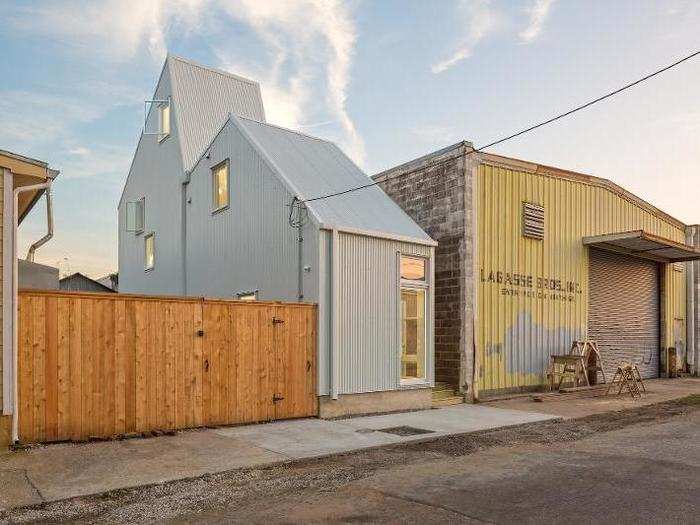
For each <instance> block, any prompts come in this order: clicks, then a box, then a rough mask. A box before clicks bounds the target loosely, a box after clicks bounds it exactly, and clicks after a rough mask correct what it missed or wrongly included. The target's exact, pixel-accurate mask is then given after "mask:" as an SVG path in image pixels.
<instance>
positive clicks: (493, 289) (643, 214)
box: [476, 165, 685, 390]
mask: <svg viewBox="0 0 700 525" xmlns="http://www.w3.org/2000/svg"><path fill="white" fill-rule="evenodd" d="M523 201H527V202H532V203H535V204H541V205H543V206H544V208H545V225H546V226H545V238H544V240H542V241H539V240H535V239H527V238H525V237H523V236H522V233H521V232H522V230H521V223H520V221H521V217H520V210H521V206H522V202H523ZM634 229H643V230H645V231H647V232H650V233H654V234H656V235H661V236H663V237H667V238H670V239H673V240H675V241H679V242H683V241H684V233H683V231H682V229H681V228H679V227H677V226H676V225H674V224H671V223H670V222H667V221H665V220H663V219H661V218H659V217H657V216H655V215H653V214H651V213H650V212H648V211H646V210H644V209H642V208H641V207H640V206H639V205H637V204H634V203H632V202H630V201H629V200H626V199H623V198H622V197H621V196H619V195H617V194H615V193H613V192H612V191H610V190H608V189H606V188H602V187H598V186H595V185H593V184H587V183H583V182H577V181H572V180H566V179H563V178H559V177H552V176H546V175H539V174H533V173H527V172H524V171H518V170H513V169H507V168H504V167H496V166H491V165H481V166H480V168H479V172H478V176H477V230H478V248H477V251H478V253H477V258H478V259H477V261H478V266H479V270H478V275H477V276H476V279H477V289H478V291H477V296H478V297H477V300H478V308H477V327H478V330H477V338H478V339H477V341H478V342H477V362H478V375H479V385H478V386H479V388H480V389H481V390H500V389H506V388H516V387H524V386H532V385H538V384H541V383H543V382H544V371H545V367H546V365H547V362H548V359H549V355H550V354H552V353H563V352H566V351H568V348H569V345H570V344H571V341H572V340H573V339H580V338H583V337H585V336H586V328H587V318H588V306H587V305H588V253H587V249H586V248H585V247H584V246H583V244H582V242H581V238H582V237H584V236H590V235H600V234H604V233H611V232H619V231H626V230H634ZM491 272H493V280H490V279H489V277H490V276H491V275H492V274H491ZM498 272H501V275H500V277H501V281H502V282H501V283H498V282H497V281H498V277H499V275H498ZM506 273H508V274H510V279H511V281H513V280H514V278H513V274H517V275H518V276H520V275H524V276H526V282H525V286H520V285H513V284H508V283H506V282H504V281H505V277H506ZM666 274H667V275H666V278H665V279H666V282H665V287H664V289H665V290H666V293H667V294H668V296H669V297H670V298H672V300H670V301H666V303H665V304H666V309H667V311H666V312H665V316H664V319H665V320H666V330H665V333H666V334H667V339H666V342H667V343H668V334H672V333H673V330H672V322H671V321H669V320H670V319H673V318H675V317H684V315H685V302H684V297H685V295H684V294H685V292H684V289H685V284H684V282H683V278H682V277H681V276H679V275H675V274H677V272H672V271H671V272H666ZM527 276H531V277H532V279H533V281H532V286H527ZM538 278H540V279H546V280H554V284H555V288H556V284H557V283H556V281H559V285H560V286H563V287H564V290H563V291H557V290H555V291H551V290H548V289H544V288H538V286H537V279H538ZM519 279H520V278H519V277H518V280H519ZM568 283H572V286H573V287H574V289H573V291H572V292H570V293H569V292H568V290H566V286H567V284H568ZM504 290H506V293H508V294H509V295H504ZM511 292H513V293H517V295H510V293H511Z"/></svg>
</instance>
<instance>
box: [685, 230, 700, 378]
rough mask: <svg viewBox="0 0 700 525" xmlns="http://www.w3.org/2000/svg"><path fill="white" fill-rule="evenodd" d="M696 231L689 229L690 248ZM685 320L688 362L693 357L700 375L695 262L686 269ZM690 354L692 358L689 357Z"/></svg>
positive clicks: (696, 370)
mask: <svg viewBox="0 0 700 525" xmlns="http://www.w3.org/2000/svg"><path fill="white" fill-rule="evenodd" d="M696 233H697V232H696V231H695V228H694V227H690V228H688V235H687V240H688V244H689V245H690V246H693V247H695V235H696ZM685 270H686V271H685V279H686V281H685V290H686V293H685V298H686V304H685V319H686V326H685V328H686V333H687V337H686V338H687V343H686V345H685V348H686V350H685V352H686V357H685V359H686V362H688V361H690V359H689V357H690V356H692V359H693V370H692V372H693V375H694V376H699V375H700V366H699V365H700V363H699V362H698V357H699V356H698V353H697V352H696V351H695V344H696V343H695V292H696V290H695V261H689V262H688V263H687V266H686V268H685ZM688 352H690V356H688Z"/></svg>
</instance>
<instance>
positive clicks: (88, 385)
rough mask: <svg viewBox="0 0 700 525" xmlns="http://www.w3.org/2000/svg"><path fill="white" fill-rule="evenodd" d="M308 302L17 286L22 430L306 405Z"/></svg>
mask: <svg viewBox="0 0 700 525" xmlns="http://www.w3.org/2000/svg"><path fill="white" fill-rule="evenodd" d="M316 316H317V313H316V307H315V305H307V304H287V303H262V302H242V301H228V300H209V299H195V298H172V297H146V296H136V295H123V294H92V293H75V292H53V291H51V292H45V291H21V292H20V294H19V433H20V440H21V441H22V442H25V443H28V442H50V441H63V440H76V441H78V440H85V439H90V438H98V437H99V438H109V437H115V436H119V435H123V434H130V433H139V432H147V431H152V430H173V429H182V428H192V427H201V426H208V425H227V424H235V423H251V422H256V421H269V420H272V419H283V418H294V417H304V416H313V415H316V414H317V411H318V405H317V403H318V400H317V396H316V388H315V384H316V381H315V378H316V326H317V324H316Z"/></svg>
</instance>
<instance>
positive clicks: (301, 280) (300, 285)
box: [297, 208, 304, 301]
mask: <svg viewBox="0 0 700 525" xmlns="http://www.w3.org/2000/svg"><path fill="white" fill-rule="evenodd" d="M299 213H301V208H299ZM302 228H303V225H302V224H301V221H299V223H298V224H297V242H298V243H299V262H298V266H299V269H298V274H299V275H298V283H297V299H298V300H299V301H303V300H304V236H303V234H302Z"/></svg>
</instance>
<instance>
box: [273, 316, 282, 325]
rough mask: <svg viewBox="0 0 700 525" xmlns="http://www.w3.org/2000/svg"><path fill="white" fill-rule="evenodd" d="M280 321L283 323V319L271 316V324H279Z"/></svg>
mask: <svg viewBox="0 0 700 525" xmlns="http://www.w3.org/2000/svg"><path fill="white" fill-rule="evenodd" d="M281 323H284V319H280V318H279V317H273V318H272V324H281Z"/></svg>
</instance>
